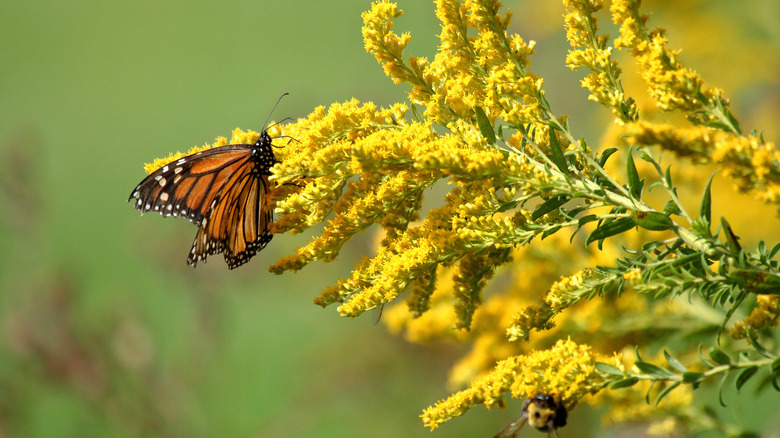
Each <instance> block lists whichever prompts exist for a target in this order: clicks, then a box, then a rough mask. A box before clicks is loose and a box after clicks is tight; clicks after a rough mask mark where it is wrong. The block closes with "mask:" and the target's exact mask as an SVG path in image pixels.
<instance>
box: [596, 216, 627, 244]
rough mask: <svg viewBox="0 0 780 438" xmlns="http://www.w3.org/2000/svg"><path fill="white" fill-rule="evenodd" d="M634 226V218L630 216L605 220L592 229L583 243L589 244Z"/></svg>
mask: <svg viewBox="0 0 780 438" xmlns="http://www.w3.org/2000/svg"><path fill="white" fill-rule="evenodd" d="M634 226H635V224H634V220H633V219H631V218H630V217H622V218H620V219H617V220H614V221H611V222H605V223H604V224H602V225H601V226H600V227H598V228H596V230H595V231H593V232H592V233H591V234H590V236H588V239H587V240H586V241H585V245H589V244H590V243H591V242H595V241H597V240H603V239H606V238H607V237H610V236H614V235H616V234H620V233H623V232H626V231H628V230H630V229H632V228H634Z"/></svg>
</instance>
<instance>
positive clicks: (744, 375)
mask: <svg viewBox="0 0 780 438" xmlns="http://www.w3.org/2000/svg"><path fill="white" fill-rule="evenodd" d="M756 371H758V367H756V366H753V367H750V368H745V369H744V370H742V372H741V373H739V375H738V376H737V381H736V385H737V391H739V390H740V389H742V387H743V386H744V385H745V383H747V381H748V380H750V378H751V377H753V374H755V373H756Z"/></svg>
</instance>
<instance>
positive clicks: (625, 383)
mask: <svg viewBox="0 0 780 438" xmlns="http://www.w3.org/2000/svg"><path fill="white" fill-rule="evenodd" d="M638 381H639V379H637V378H636V377H628V378H626V379H620V380H618V381H615V382H612V383H610V385H609V389H620V388H628V387H630V386H634V385H636V382H638Z"/></svg>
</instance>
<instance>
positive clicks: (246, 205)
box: [129, 132, 276, 269]
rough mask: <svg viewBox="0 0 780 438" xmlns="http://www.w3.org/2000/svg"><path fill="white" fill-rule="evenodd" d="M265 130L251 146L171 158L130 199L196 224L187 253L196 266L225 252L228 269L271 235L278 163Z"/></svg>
mask: <svg viewBox="0 0 780 438" xmlns="http://www.w3.org/2000/svg"><path fill="white" fill-rule="evenodd" d="M271 146H272V145H271V139H270V137H268V134H267V133H266V132H263V134H262V135H261V136H260V139H258V141H257V142H256V143H255V144H254V145H243V144H242V145H227V146H222V147H217V148H213V149H209V150H206V151H202V152H198V153H196V154H193V155H189V156H186V157H184V158H182V159H180V160H177V161H175V162H172V163H169V164H168V165H166V166H163V167H162V168H160V169H158V170H157V171H155V172H153V173H152V174H151V175H149V176H148V177H146V178H145V179H144V180H143V181H141V183H140V184H139V185H138V186H137V187H136V188H135V190H134V191H133V193H132V195H130V199H129V202H133V206H134V207H135V208H136V209H137V210H139V211H141V213H145V212H147V211H156V212H159V213H160V214H162V215H163V216H165V217H168V216H179V215H181V216H183V217H186V218H187V219H189V220H190V221H191V222H193V223H194V224H196V225H198V227H199V228H198V233H197V235H196V236H195V241H194V242H193V244H192V250H191V251H190V254H189V257H188V258H187V264H189V265H191V266H195V265H196V264H197V262H199V261H205V260H206V257H207V256H209V255H213V254H217V253H220V252H224V256H225V261H226V262H227V264H228V267H229V268H230V269H233V268H235V267H237V266H240V265H242V264H244V263H246V262H247V261H248V260H249V259H250V258H251V257H252V256H253V255H255V254H256V253H257V252H258V251H260V250H261V249H263V248H264V247H265V246H266V245H267V244H268V242H269V241H270V240H271V237H273V235H272V234H271V232H270V230H269V225H270V223H271V221H272V219H273V218H272V214H271V209H270V207H269V205H268V202H267V192H268V188H269V182H268V175H270V171H269V169H270V167H271V166H272V165H273V164H274V163H276V158H275V156H274V154H273V151H272V150H271Z"/></svg>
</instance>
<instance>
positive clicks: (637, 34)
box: [610, 0, 738, 130]
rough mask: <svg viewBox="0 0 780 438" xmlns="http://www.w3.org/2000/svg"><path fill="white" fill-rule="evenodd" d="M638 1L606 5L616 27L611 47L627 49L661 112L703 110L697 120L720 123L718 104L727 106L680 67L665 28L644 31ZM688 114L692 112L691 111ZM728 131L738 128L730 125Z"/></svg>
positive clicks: (691, 72)
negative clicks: (701, 118)
mask: <svg viewBox="0 0 780 438" xmlns="http://www.w3.org/2000/svg"><path fill="white" fill-rule="evenodd" d="M640 3H641V2H640V0H615V1H613V2H612V5H611V6H610V12H611V13H612V21H613V22H614V23H615V24H617V25H619V26H620V36H619V37H618V38H616V39H615V47H617V48H630V49H631V54H632V55H633V56H634V58H636V61H637V63H638V64H639V67H640V70H641V72H642V77H643V78H644V80H645V82H646V83H647V85H648V87H649V91H650V95H651V96H652V97H653V98H654V99H655V100H656V102H657V105H658V107H659V108H660V109H662V110H664V111H671V110H676V109H677V110H682V111H687V112H689V113H693V112H695V111H700V110H704V112H703V113H702V112H700V113H698V114H697V115H696V116H697V117H705V119H704V120H699V123H702V124H703V123H705V122H708V121H718V120H719V121H721V122H724V120H723V119H724V115H723V114H722V111H720V109H722V107H725V106H727V105H728V102H727V100H726V99H725V98H723V97H722V96H721V94H722V92H721V90H718V89H706V90H705V89H703V88H702V87H703V80H702V78H701V76H699V74H698V73H696V72H695V71H694V70H692V69H690V68H687V67H685V66H683V64H682V63H681V62H680V59H679V52H678V51H676V50H672V49H669V47H668V46H667V40H666V37H665V31H664V30H663V29H660V28H656V29H653V30H651V31H648V30H647V28H646V22H647V19H648V17H647V16H645V15H642V14H640V13H639V5H640ZM691 115H692V114H691ZM732 130H738V128H735V127H732Z"/></svg>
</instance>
